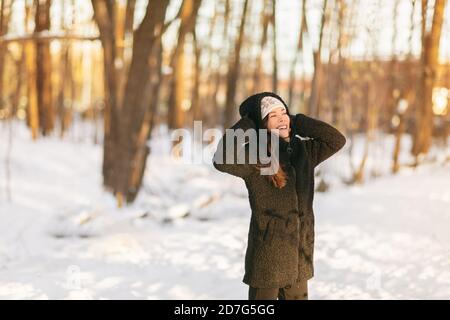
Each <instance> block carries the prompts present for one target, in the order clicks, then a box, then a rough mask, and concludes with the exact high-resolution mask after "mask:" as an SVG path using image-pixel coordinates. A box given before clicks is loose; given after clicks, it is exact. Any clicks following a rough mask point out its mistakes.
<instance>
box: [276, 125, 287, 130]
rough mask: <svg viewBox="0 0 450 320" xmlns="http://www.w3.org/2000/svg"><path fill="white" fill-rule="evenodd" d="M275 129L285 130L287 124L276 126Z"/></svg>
mask: <svg viewBox="0 0 450 320" xmlns="http://www.w3.org/2000/svg"><path fill="white" fill-rule="evenodd" d="M277 129H278V130H286V129H287V126H280V127H278V128H277Z"/></svg>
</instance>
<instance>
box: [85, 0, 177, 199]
mask: <svg viewBox="0 0 450 320" xmlns="http://www.w3.org/2000/svg"><path fill="white" fill-rule="evenodd" d="M168 4H169V0H163V1H159V2H158V3H153V2H150V3H149V4H148V5H147V8H146V12H145V16H144V18H143V20H142V22H141V24H140V25H139V27H138V28H137V30H136V31H135V32H134V39H133V49H132V50H133V51H132V56H131V62H130V66H129V71H128V74H127V79H126V83H125V86H124V93H123V101H122V102H121V103H119V101H118V100H117V91H118V86H117V70H116V64H115V59H116V55H117V41H116V38H115V30H116V23H117V22H116V19H115V18H114V12H115V3H114V2H111V1H107V0H92V5H93V8H94V19H95V21H96V23H97V25H98V28H99V31H100V39H101V42H102V46H103V50H104V70H105V80H106V81H105V96H106V99H105V100H106V110H105V138H104V155H103V177H104V185H105V187H107V188H108V189H110V190H111V191H112V192H113V193H114V194H115V195H116V197H117V200H118V204H119V206H121V205H122V203H123V201H124V200H126V201H127V202H132V201H133V200H134V199H135V197H136V195H137V193H138V191H139V189H140V184H141V181H142V174H143V171H144V169H145V164H146V159H147V156H148V154H149V148H148V146H147V144H146V141H147V138H148V137H149V135H150V132H149V131H150V123H151V122H149V120H150V119H151V118H152V116H151V115H148V114H149V113H150V112H151V110H150V108H149V106H150V105H151V97H150V96H149V95H148V92H149V91H150V92H153V91H151V90H148V89H149V88H148V84H149V81H150V77H151V74H150V72H151V70H152V69H151V67H150V64H149V60H150V59H149V58H150V57H151V55H152V53H153V52H154V51H153V49H154V48H155V46H159V45H160V38H161V36H162V31H163V27H164V20H165V16H166V11H167V7H168Z"/></svg>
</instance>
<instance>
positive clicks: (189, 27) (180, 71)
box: [168, 0, 201, 129]
mask: <svg viewBox="0 0 450 320" xmlns="http://www.w3.org/2000/svg"><path fill="white" fill-rule="evenodd" d="M200 4H201V0H183V4H182V8H181V25H180V29H179V31H178V41H177V46H176V48H175V51H174V53H173V55H172V58H171V63H170V65H171V69H172V78H171V81H170V89H169V90H170V95H169V102H168V104H169V109H168V110H169V111H168V120H169V128H171V129H176V128H181V127H183V126H184V124H185V123H184V122H185V110H183V100H184V96H185V81H184V80H185V66H184V62H185V56H184V45H185V43H186V36H187V35H188V34H192V32H193V30H194V28H195V24H196V19H197V13H198V10H199V8H200Z"/></svg>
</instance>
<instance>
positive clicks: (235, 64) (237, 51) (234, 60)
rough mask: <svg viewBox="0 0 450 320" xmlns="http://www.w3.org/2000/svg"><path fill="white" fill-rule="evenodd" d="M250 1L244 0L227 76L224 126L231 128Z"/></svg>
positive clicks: (234, 113)
mask: <svg viewBox="0 0 450 320" xmlns="http://www.w3.org/2000/svg"><path fill="white" fill-rule="evenodd" d="M247 9H248V0H244V4H243V6H242V16H241V24H240V26H239V32H238V36H237V38H236V42H235V45H234V53H233V55H232V56H231V59H230V61H229V63H228V76H227V91H226V102H225V119H224V126H225V127H229V126H231V125H232V123H233V121H234V120H235V117H236V105H235V98H236V88H237V81H238V79H239V69H240V63H241V57H240V56H241V48H242V44H243V42H244V31H245V24H246V19H247Z"/></svg>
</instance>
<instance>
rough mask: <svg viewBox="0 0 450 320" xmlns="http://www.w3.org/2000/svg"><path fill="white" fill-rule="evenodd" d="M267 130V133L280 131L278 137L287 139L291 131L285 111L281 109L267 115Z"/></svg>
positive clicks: (289, 121)
mask: <svg viewBox="0 0 450 320" xmlns="http://www.w3.org/2000/svg"><path fill="white" fill-rule="evenodd" d="M267 117H268V118H267V129H268V130H269V131H272V130H275V129H278V130H279V131H280V137H281V138H283V139H286V138H288V137H289V132H290V131H291V120H290V118H289V115H288V114H287V113H286V109H285V108H283V107H279V108H276V109H274V110H272V111H271V112H270V113H269V114H268V115H267Z"/></svg>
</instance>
